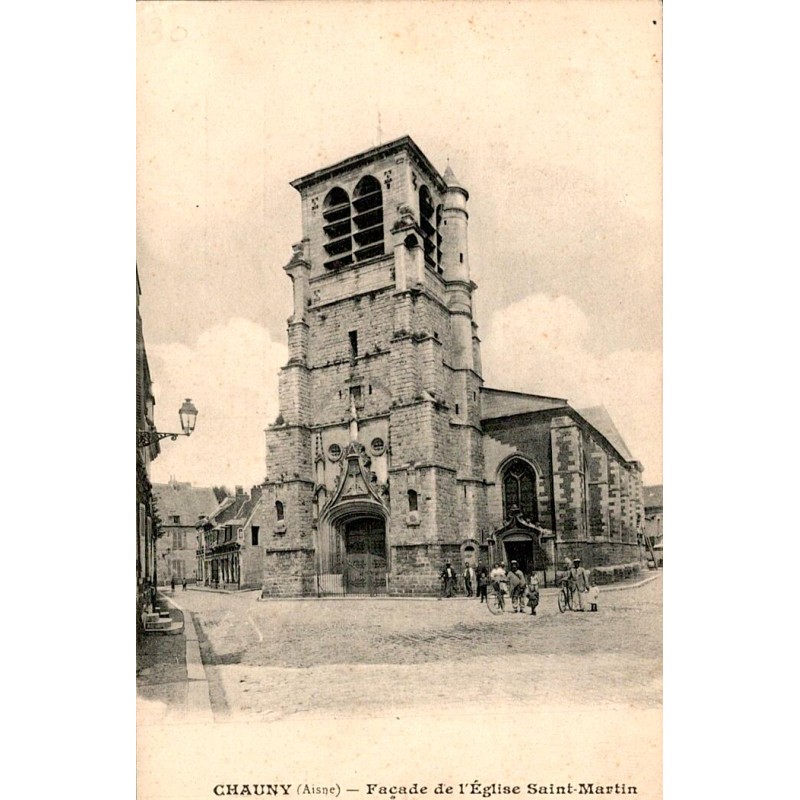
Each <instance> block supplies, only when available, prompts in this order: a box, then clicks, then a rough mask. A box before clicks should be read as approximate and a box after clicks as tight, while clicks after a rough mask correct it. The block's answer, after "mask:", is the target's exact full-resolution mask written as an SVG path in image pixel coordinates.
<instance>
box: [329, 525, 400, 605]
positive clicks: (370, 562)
mask: <svg viewBox="0 0 800 800" xmlns="http://www.w3.org/2000/svg"><path fill="white" fill-rule="evenodd" d="M340 530H341V532H342V533H341V536H342V543H343V545H344V559H343V560H344V587H345V591H346V592H347V593H348V594H368V595H376V594H386V589H387V585H386V583H387V581H386V574H387V571H388V559H387V554H386V521H385V520H384V519H383V518H382V517H379V516H374V517H372V516H371V517H356V518H351V519H347V520H344V521H343V522H342V523H341V525H340Z"/></svg>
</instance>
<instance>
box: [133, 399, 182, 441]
mask: <svg viewBox="0 0 800 800" xmlns="http://www.w3.org/2000/svg"><path fill="white" fill-rule="evenodd" d="M178 418H179V419H180V421H181V428H182V429H183V432H182V433H161V432H159V431H154V430H148V431H140V430H138V429H137V431H136V446H137V447H139V448H145V447H150V445H151V444H153V443H154V442H158V441H160V440H161V439H167V438H169V439H172V441H173V442H174V441H175V440H176V439H177V438H178V437H179V436H191V435H192V431H193V430H194V426H195V423H196V422H197V409H196V408H195V407H194V403H192V401H191V400H190V399H189V398H188V397H187V398H186V400H184V401H183V405H182V406H181V407H180V408H179V409H178Z"/></svg>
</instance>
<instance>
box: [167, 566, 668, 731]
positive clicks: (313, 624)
mask: <svg viewBox="0 0 800 800" xmlns="http://www.w3.org/2000/svg"><path fill="white" fill-rule="evenodd" d="M259 594H260V593H259V592H246V593H241V594H223V593H216V592H204V591H193V590H189V591H186V592H182V591H178V592H176V593H175V595H174V600H175V602H176V603H177V604H178V605H179V606H180V608H182V609H183V610H184V611H185V612H191V615H193V616H194V617H195V619H196V621H197V623H198V626H197V627H198V636H199V640H200V651H201V654H202V659H203V664H204V666H205V670H206V675H207V677H208V685H209V695H210V700H211V709H212V711H213V715H214V719H215V721H248V720H251V721H272V720H278V719H286V718H289V717H295V716H297V717H298V718H300V717H330V716H337V717H341V716H343V715H354V716H368V715H376V714H377V715H381V716H384V715H387V716H388V715H393V714H395V713H397V714H399V713H400V712H403V713H404V714H408V713H420V714H424V713H429V712H430V711H431V710H432V709H434V710H438V712H439V713H452V712H453V711H456V710H458V709H481V708H487V709H489V708H505V707H525V708H540V709H541V708H545V707H547V708H560V709H563V710H572V709H574V710H576V711H578V710H580V709H581V708H587V707H590V708H594V709H597V708H599V707H602V706H609V707H610V706H615V707H621V706H622V707H629V708H631V707H633V708H639V709H656V708H659V707H660V704H661V690H662V682H661V646H662V632H661V628H662V602H661V600H662V581H661V575H660V574H659V575H658V576H657V577H656V579H655V580H652V581H650V582H648V583H646V584H644V585H641V586H637V587H630V588H624V589H616V590H611V591H603V592H601V595H600V610H599V611H598V612H597V613H574V612H567V613H565V614H561V613H559V611H558V608H557V605H556V595H555V594H553V593H545V594H543V596H542V602H541V604H540V606H539V609H538V614H537V616H536V617H532V616H531V615H530V614H529V613H527V614H524V615H522V614H514V613H506V614H504V615H501V616H497V617H493V616H491V615H490V614H489V612H488V610H487V608H486V607H485V606H484V605H481V604H480V603H479V602H478V601H477V600H476V599H474V598H472V599H467V598H454V599H447V600H437V599H425V600H393V599H346V600H304V601H273V600H269V601H259V600H258V597H259ZM191 615H190V614H189V613H187V614H186V618H187V625H191V624H192V622H191Z"/></svg>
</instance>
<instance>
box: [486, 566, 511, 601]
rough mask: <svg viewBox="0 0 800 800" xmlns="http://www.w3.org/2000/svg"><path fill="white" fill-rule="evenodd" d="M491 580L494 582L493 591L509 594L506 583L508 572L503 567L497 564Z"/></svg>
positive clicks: (490, 576) (490, 577)
mask: <svg viewBox="0 0 800 800" xmlns="http://www.w3.org/2000/svg"><path fill="white" fill-rule="evenodd" d="M489 580H490V581H491V582H492V589H494V591H495V592H499V593H500V594H507V593H508V584H507V583H506V571H505V569H503V565H502V564H500V563H497V564H495V565H494V569H493V570H492V571H491V572H490V573H489Z"/></svg>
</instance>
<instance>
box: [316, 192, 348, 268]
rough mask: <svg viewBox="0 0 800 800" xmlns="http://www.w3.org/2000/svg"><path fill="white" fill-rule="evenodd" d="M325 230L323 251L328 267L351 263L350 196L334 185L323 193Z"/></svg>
mask: <svg viewBox="0 0 800 800" xmlns="http://www.w3.org/2000/svg"><path fill="white" fill-rule="evenodd" d="M322 216H323V218H324V224H323V231H324V232H325V238H326V242H325V252H326V253H327V254H328V256H330V260H329V261H326V262H325V266H326V267H327V268H328V269H336V267H343V266H346V265H348V264H352V263H353V254H352V251H353V239H352V237H351V235H350V234H351V230H352V226H351V221H350V198H349V197H348V196H347V192H346V191H345V190H344V189H342V188H340V187H338V186H336V187H334V188H333V189H331V190H330V191H329V192H328V194H327V195H325V201H324V202H323V204H322Z"/></svg>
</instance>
